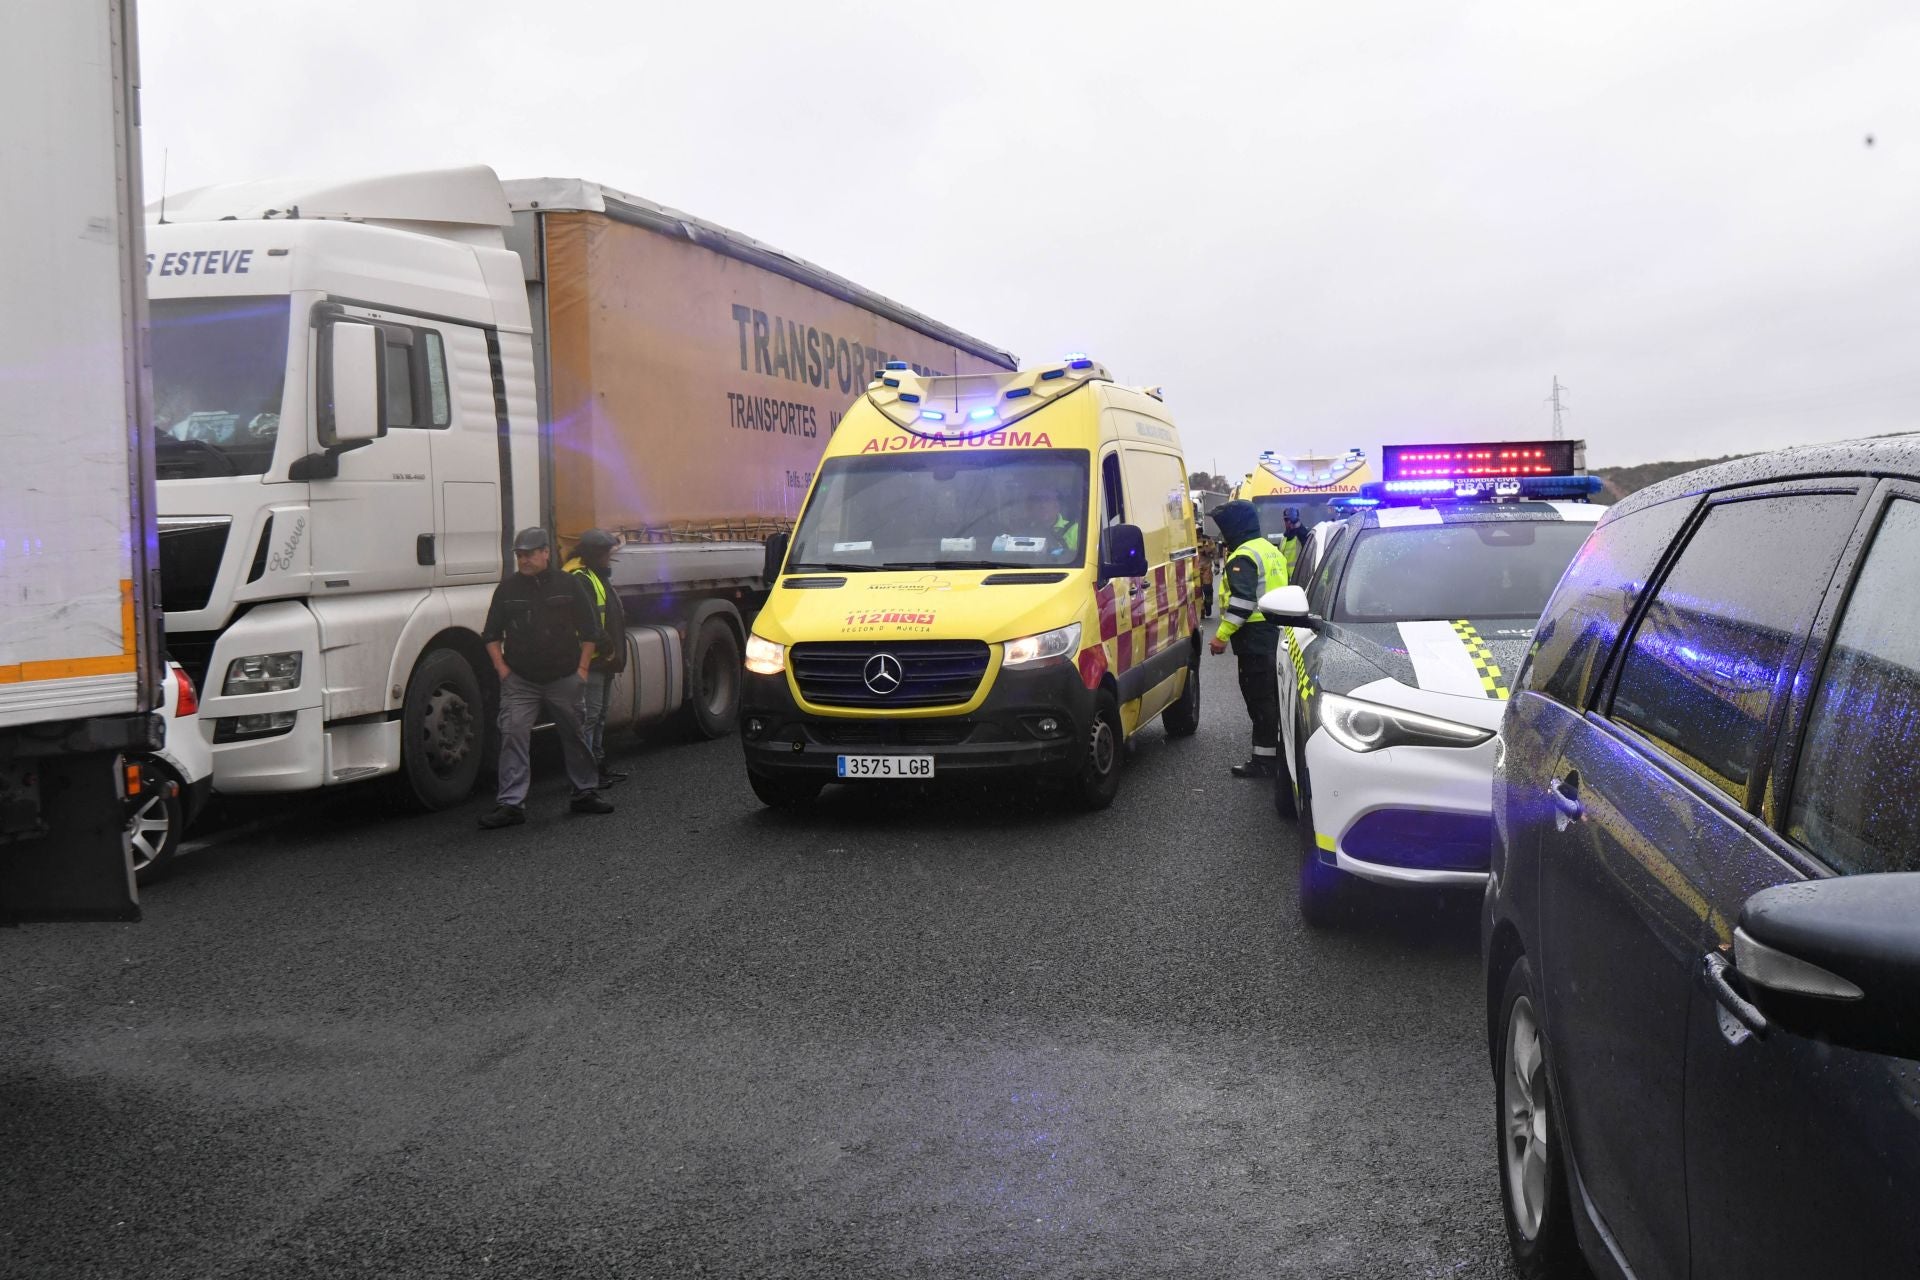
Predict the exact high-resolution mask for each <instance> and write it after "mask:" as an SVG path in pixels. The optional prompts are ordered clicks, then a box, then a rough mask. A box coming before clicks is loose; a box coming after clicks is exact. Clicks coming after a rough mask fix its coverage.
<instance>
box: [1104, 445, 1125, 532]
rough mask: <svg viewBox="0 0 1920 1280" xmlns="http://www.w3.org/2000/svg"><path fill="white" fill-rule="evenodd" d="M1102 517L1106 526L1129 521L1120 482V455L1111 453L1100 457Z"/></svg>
mask: <svg viewBox="0 0 1920 1280" xmlns="http://www.w3.org/2000/svg"><path fill="white" fill-rule="evenodd" d="M1100 493H1101V497H1102V502H1101V509H1100V519H1101V522H1102V525H1103V527H1104V526H1111V525H1116V524H1125V523H1126V522H1127V501H1126V495H1125V493H1124V491H1123V489H1122V486H1121V483H1120V455H1119V453H1118V452H1115V453H1110V454H1108V455H1107V456H1106V457H1104V458H1102V459H1100Z"/></svg>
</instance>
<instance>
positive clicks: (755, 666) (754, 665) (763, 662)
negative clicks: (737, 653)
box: [747, 635, 787, 676]
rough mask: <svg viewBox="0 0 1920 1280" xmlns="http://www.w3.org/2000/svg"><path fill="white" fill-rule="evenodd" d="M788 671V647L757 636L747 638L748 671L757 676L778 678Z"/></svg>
mask: <svg viewBox="0 0 1920 1280" xmlns="http://www.w3.org/2000/svg"><path fill="white" fill-rule="evenodd" d="M786 669H787V646H785V645H783V644H775V643H774V642H773V641H771V640H764V639H762V638H761V637H759V636H757V635H750V636H748V637H747V670H749V671H751V672H753V674H755V675H757V676H777V675H779V674H780V673H781V672H782V671H785V670H786Z"/></svg>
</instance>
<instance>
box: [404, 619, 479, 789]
mask: <svg viewBox="0 0 1920 1280" xmlns="http://www.w3.org/2000/svg"><path fill="white" fill-rule="evenodd" d="M486 705H487V704H486V700H485V698H484V697H483V696H482V695H481V692H480V677H479V676H477V675H475V674H474V671H473V665H472V664H471V663H469V662H468V661H467V660H466V659H465V658H463V657H461V656H460V655H459V654H458V653H456V652H455V651H453V650H452V649H435V650H433V651H432V652H431V653H429V654H427V656H426V657H424V658H422V659H420V664H419V665H418V666H416V667H415V668H414V669H413V677H412V678H411V679H410V680H408V681H407V698H406V701H405V702H404V703H402V704H401V710H400V773H399V775H398V777H397V778H396V780H395V781H396V784H397V786H396V790H397V791H398V793H399V796H400V798H401V799H402V800H403V801H405V802H407V803H408V804H410V805H412V806H414V807H415V808H420V809H429V810H431V809H446V808H451V807H452V806H454V805H456V804H459V803H460V802H461V801H463V800H465V799H466V798H467V797H468V796H469V795H471V794H473V784H474V781H475V779H477V778H478V777H479V776H480V765H481V762H482V757H483V756H484V755H485V754H486V736H487V723H486V720H487V716H486Z"/></svg>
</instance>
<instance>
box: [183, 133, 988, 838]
mask: <svg viewBox="0 0 1920 1280" xmlns="http://www.w3.org/2000/svg"><path fill="white" fill-rule="evenodd" d="M148 212H149V215H150V225H149V227H148V245H147V283H148V286H149V289H150V291H151V295H152V315H153V330H154V339H153V344H154V352H153V395H154V416H153V419H152V421H153V423H154V426H155V428H156V432H155V438H156V442H157V449H156V461H157V466H158V476H159V480H158V493H159V503H160V512H161V516H160V522H159V523H160V530H159V545H160V557H161V565H162V581H163V589H164V595H165V608H166V626H167V634H168V644H169V650H170V654H171V656H172V657H173V658H174V659H175V660H176V661H179V662H180V663H181V664H182V665H183V666H184V667H185V668H186V669H187V670H188V672H189V673H190V674H191V675H192V676H193V677H194V679H195V682H196V683H197V684H198V686H199V688H200V690H201V705H200V723H201V726H202V730H203V732H205V733H206V734H207V735H208V737H209V739H210V741H211V744H212V749H213V758H214V764H213V770H214V774H213V776H214V786H215V789H216V790H219V791H223V792H227V793H235V792H274V791H298V790H306V789H311V788H317V787H327V786H334V785H337V784H341V783H347V782H353V781H356V780H360V779H365V778H372V777H377V776H380V775H396V777H395V781H396V783H397V784H398V785H399V786H400V787H401V788H402V790H403V791H404V793H405V794H406V795H408V796H410V797H411V799H413V800H414V801H415V802H417V803H419V804H421V805H423V806H426V807H430V808H431V807H441V806H445V805H450V804H453V803H456V802H458V801H459V800H461V799H462V798H463V797H465V796H466V795H467V794H468V793H469V792H470V791H471V789H472V787H473V785H474V782H475V779H476V777H477V776H478V775H479V773H480V771H481V769H482V767H483V764H484V756H485V755H486V747H487V742H488V729H489V728H490V723H491V720H490V718H491V714H492V712H491V708H492V705H493V696H494V689H493V673H492V668H491V664H490V663H489V662H488V661H487V660H486V657H485V654H484V651H483V649H482V646H481V643H480V631H481V626H482V622H483V619H484V617H485V613H486V608H487V603H488V600H489V598H490V596H491V594H492V591H493V588H494V586H495V584H496V583H497V582H498V581H499V580H500V578H501V575H502V574H503V573H504V572H505V571H506V569H507V566H508V565H509V564H510V563H511V560H510V557H509V556H508V555H507V552H506V548H507V545H508V543H509V541H510V540H511V538H512V536H513V533H514V531H515V530H516V529H517V528H520V527H524V526H528V525H534V524H540V525H545V526H546V527H548V528H549V529H551V530H553V531H554V532H555V533H556V534H557V535H558V536H559V537H561V539H562V540H563V541H570V540H571V539H572V538H574V537H577V536H578V535H579V534H580V533H581V532H583V531H584V530H585V529H587V528H589V527H593V526H598V527H601V528H605V529H608V530H610V531H612V532H615V533H616V534H618V535H619V536H620V537H621V538H622V539H623V545H622V547H621V548H620V549H619V551H618V552H617V553H616V557H615V562H614V566H615V567H614V578H615V584H616V586H617V587H618V589H619V590H620V592H621V595H622V598H623V600H624V601H625V603H626V604H627V608H628V616H629V620H630V622H631V623H632V626H631V627H630V629H629V632H628V634H627V637H626V644H627V647H628V652H629V658H630V661H629V664H628V668H627V674H626V676H625V677H624V678H623V679H622V681H621V683H620V684H619V686H618V687H617V688H616V690H615V695H614V703H613V709H612V712H611V715H610V727H617V726H619V725H637V724H642V723H645V722H647V721H650V720H654V719H659V718H663V717H667V716H671V715H679V716H680V717H682V718H683V719H684V720H685V721H686V723H687V724H688V725H689V727H690V728H691V729H693V730H694V731H696V732H700V733H705V734H710V735H717V734H721V733H725V732H728V731H729V730H730V729H731V727H732V724H733V720H734V718H735V713H736V704H737V699H738V694H739V671H740V651H741V646H742V645H743V643H744V641H745V638H746V633H747V628H748V626H749V625H750V622H751V618H752V614H753V612H754V611H755V610H756V609H757V608H758V606H759V604H760V602H761V601H762V600H763V599H764V596H765V592H766V586H767V584H766V582H765V579H764V569H763V565H764V556H763V551H762V545H761V544H762V541H763V540H764V539H765V538H766V537H767V536H768V535H770V534H772V533H774V532H776V531H778V530H779V529H781V528H784V527H786V526H787V525H788V524H790V523H791V521H792V518H793V516H794V514H795V512H796V510H797V508H798V506H799V503H800V500H801V499H802V498H803V497H804V496H805V493H806V488H807V484H808V482H809V481H810V480H811V477H812V472H813V469H814V465H815V463H816V461H817V459H818V458H819V456H820V454H821V451H822V449H823V447H824V445H825V442H826V439H827V436H828V434H829V433H830V432H831V431H832V429H833V425H834V423H835V422H836V421H837V419H838V417H839V415H840V413H841V412H842V411H843V410H844V409H845V408H846V407H847V405H849V404H850V403H851V402H852V401H853V399H854V398H855V397H856V396H857V395H859V394H860V393H861V392H862V391H863V390H864V389H865V387H866V385H867V383H868V381H869V380H870V379H871V377H872V374H873V371H874V370H875V369H877V368H879V367H880V366H881V365H883V364H884V363H886V362H887V361H890V360H900V361H906V362H908V363H909V364H911V365H913V366H914V367H917V368H920V369H924V370H931V371H936V372H941V373H962V372H983V371H987V370H992V369H1011V368H1013V367H1015V361H1014V358H1013V357H1012V356H1011V355H1009V354H1008V353H1006V352H1004V351H1000V350H998V349H996V348H993V347H991V346H988V345H987V344H985V343H982V342H980V341H978V340H977V339H974V338H970V337H968V336H966V335H965V334H962V333H959V332H957V331H955V330H953V329H950V328H948V327H946V326H944V325H941V324H938V323H936V322H934V321H932V320H930V319H928V318H926V317H925V316H922V315H919V314H918V313H916V312H913V311H910V310H908V309H907V308H905V307H902V306H900V305H899V304H897V303H894V302H891V301H889V300H888V299H886V298H883V297H880V296H879V295H877V294H874V293H871V292H869V291H867V290H864V289H861V288H860V287H858V286H856V285H854V284H852V283H850V282H849V281H846V280H844V279H841V278H840V277H838V276H835V275H833V274H831V273H829V272H826V271H824V270H822V269H820V268H818V267H815V266H812V265H811V264H808V263H806V262H803V261H800V260H799V259H796V258H792V257H790V256H788V255H785V254H782V253H780V252H779V251H777V250H774V249H771V248H769V247H767V246H765V245H762V244H760V243H758V242H756V241H754V240H751V239H749V238H747V237H745V236H741V235H739V234H737V233H734V232H731V231H728V230H726V229H724V228H722V227H718V226H714V225H713V224H711V223H707V222H703V221H701V220H700V219H697V218H693V217H691V216H689V215H686V214H682V213H677V212H675V211H673V210H671V209H666V208H663V207H661V206H659V205H656V204H654V203H652V202H650V201H647V200H643V199H641V198H639V197H637V196H630V195H626V194H623V193H620V192H616V191H613V190H611V189H608V188H603V187H600V186H598V185H596V184H593V183H589V182H583V181H576V180H571V179H538V180H531V181H521V182H506V183H502V182H501V181H500V180H499V179H498V178H497V177H496V176H495V175H494V173H493V172H492V171H491V170H490V169H486V168H482V167H473V168H465V169H453V170H443V171H435V172H423V173H412V174H400V175H393V176H388V177H379V178H370V179H365V180H361V181H352V182H333V183H317V182H298V181H283V182H263V183H252V184H243V185H238V186H227V187H211V188H203V189H200V190H196V191H189V192H184V193H177V194H173V195H170V196H168V197H167V198H166V200H165V201H164V209H163V208H162V207H161V202H155V203H154V204H152V205H150V206H149V210H148Z"/></svg>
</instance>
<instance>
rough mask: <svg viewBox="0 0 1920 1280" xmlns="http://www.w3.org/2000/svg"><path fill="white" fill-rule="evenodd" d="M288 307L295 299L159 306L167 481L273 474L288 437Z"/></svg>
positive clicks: (159, 449) (154, 316) (158, 419)
mask: <svg viewBox="0 0 1920 1280" xmlns="http://www.w3.org/2000/svg"><path fill="white" fill-rule="evenodd" d="M289 306H290V302H289V300H288V299H286V298H169V299H161V300H159V301H156V302H154V303H153V304H152V305H151V308H150V312H151V321H152V334H153V417H154V422H153V428H154V431H153V439H154V462H155V471H156V474H157V477H158V478H159V479H161V480H183V479H198V478H202V477H205V476H257V475H261V474H263V473H264V472H265V471H266V469H267V467H268V465H269V464H271V463H272V461H273V444H274V440H275V438H276V437H278V436H279V434H280V400H281V396H282V394H283V393H284V391H285V389H286V378H287V331H288V325H287V317H288V309H289Z"/></svg>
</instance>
